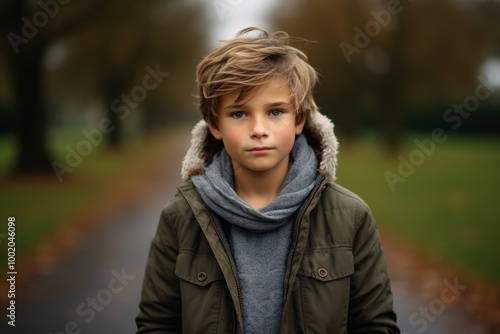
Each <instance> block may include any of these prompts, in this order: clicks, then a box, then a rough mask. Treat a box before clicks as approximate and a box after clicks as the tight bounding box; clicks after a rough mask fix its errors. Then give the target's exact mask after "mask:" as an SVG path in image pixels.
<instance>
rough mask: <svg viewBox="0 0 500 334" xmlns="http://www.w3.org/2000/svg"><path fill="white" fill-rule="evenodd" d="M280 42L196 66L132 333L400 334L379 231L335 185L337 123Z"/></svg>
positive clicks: (235, 45) (242, 39) (237, 48)
mask: <svg viewBox="0 0 500 334" xmlns="http://www.w3.org/2000/svg"><path fill="white" fill-rule="evenodd" d="M250 32H253V33H255V32H258V33H260V35H259V36H257V37H249V36H247V34H248V33H250ZM288 39H289V38H288V35H287V34H286V33H284V32H278V33H275V34H272V35H269V34H268V33H267V32H266V31H264V30H262V29H259V28H247V29H244V30H242V31H240V32H239V33H238V34H237V36H236V38H235V39H233V40H230V41H226V43H224V44H222V45H220V46H219V47H217V48H216V49H215V50H214V51H212V52H211V53H210V54H209V55H208V56H207V57H205V58H204V59H203V60H202V61H201V63H200V64H199V65H198V68H197V83H198V85H199V87H200V93H199V106H200V110H201V113H202V115H203V119H204V120H203V121H200V123H198V124H197V125H196V126H195V128H194V130H193V132H192V135H193V138H192V140H191V147H190V148H189V150H188V152H187V155H186V157H185V159H184V161H183V169H182V177H183V179H184V180H185V181H186V182H185V183H183V184H182V185H180V186H179V187H178V190H179V191H178V193H177V195H176V196H175V197H174V198H173V199H172V200H171V201H170V202H169V203H168V204H167V206H166V207H165V209H164V210H163V213H162V215H161V219H160V223H159V225H158V230H157V233H156V236H155V238H154V240H153V242H152V245H151V250H150V254H149V259H148V264H147V268H146V275H145V278H144V283H143V291H142V300H141V303H140V313H139V315H138V316H137V319H136V322H137V326H138V331H137V333H189V334H195V333H245V334H254V333H255V334H265V333H273V334H274V333H276V334H277V333H306V332H307V333H399V329H398V327H397V325H396V315H395V314H394V312H393V309H392V294H391V288H390V282H389V278H388V275H387V269H386V264H385V258H384V254H383V250H382V248H381V245H380V241H379V236H378V232H377V228H376V226H375V222H374V220H373V218H372V215H371V213H370V210H369V208H368V206H367V205H366V204H365V203H364V202H363V201H362V200H361V199H360V198H359V197H357V196H356V195H355V194H353V193H351V192H350V191H348V190H346V189H344V188H342V187H340V186H339V185H337V184H335V183H334V180H335V167H336V164H337V158H336V155H337V146H338V145H337V139H336V138H335V135H334V133H333V124H332V123H331V122H330V121H329V120H328V119H327V118H326V117H325V116H323V115H322V114H320V113H319V112H318V111H317V107H316V104H315V102H314V100H313V97H312V91H313V88H314V85H315V83H316V81H317V75H316V72H315V71H314V69H313V68H312V67H311V66H310V65H309V64H308V63H307V58H306V56H305V55H304V54H303V53H302V52H301V51H299V50H298V49H296V48H294V47H291V46H289V45H288Z"/></svg>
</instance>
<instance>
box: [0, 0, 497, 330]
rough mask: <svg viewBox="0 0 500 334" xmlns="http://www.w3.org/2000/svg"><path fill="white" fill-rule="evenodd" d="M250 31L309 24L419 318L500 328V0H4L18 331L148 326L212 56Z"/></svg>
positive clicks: (2, 236) (330, 105) (402, 296)
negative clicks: (150, 257) (146, 287)
mask: <svg viewBox="0 0 500 334" xmlns="http://www.w3.org/2000/svg"><path fill="white" fill-rule="evenodd" d="M248 26H260V27H262V28H265V29H267V30H268V31H276V30H284V31H286V32H288V33H289V34H290V35H291V36H294V37H297V38H294V39H292V42H293V43H292V44H294V45H295V46H296V47H298V48H299V49H301V50H303V51H304V52H305V53H306V54H307V55H308V56H309V60H310V63H311V64H312V66H314V68H316V69H317V71H318V72H319V73H320V83H319V84H318V86H317V88H316V91H315V94H316V95H315V96H316V100H317V104H318V105H319V106H320V109H321V111H322V112H323V113H325V114H326V115H328V116H329V117H330V118H331V119H332V120H333V121H334V122H335V125H336V133H337V135H338V136H339V138H340V145H341V147H340V151H341V153H340V160H339V172H338V183H340V184H342V185H343V186H345V187H347V188H349V189H351V190H353V191H355V192H356V193H358V194H359V195H360V196H361V197H363V198H364V199H365V200H366V202H367V203H368V204H369V205H370V207H371V208H372V211H373V213H374V215H375V217H376V219H377V222H378V225H379V228H380V231H381V235H382V239H383V242H384V247H385V248H386V253H387V257H388V260H389V268H390V272H391V277H392V280H393V290H394V294H395V307H396V310H397V311H398V314H399V323H400V325H401V327H402V329H403V331H404V332H406V333H423V332H425V333H495V332H497V328H499V326H500V324H499V320H498V319H500V306H499V305H500V294H499V288H500V258H499V254H500V243H499V242H498V235H500V219H499V214H498V206H499V200H500V176H499V175H498V172H499V170H500V131H499V130H498V126H499V124H500V1H498V0H432V1H430V0H413V1H412V0H401V1H397V0H339V1H326V0H312V1H305V0H289V1H284V0H274V1H264V0H258V1H248V0H220V1H219V0H217V1H212V0H210V1H202V0H186V1H180V0H145V1H140V2H139V1H129V0H126V1H117V0H116V1H115V0H100V1H94V0H88V1H84V2H81V1H80V2H79V1H67V0H65V1H62V0H45V1H44V0H41V1H20V0H1V1H0V32H1V36H2V39H1V42H0V208H1V210H0V212H1V216H0V222H1V225H0V268H7V244H8V238H7V237H8V234H7V219H8V217H11V216H12V217H15V218H16V239H15V242H16V269H17V271H18V275H17V281H16V282H17V285H16V286H17V293H16V305H17V325H16V327H12V326H8V325H7V324H6V323H7V321H6V320H5V319H7V318H6V317H5V308H4V307H3V306H2V310H3V311H2V312H0V313H1V314H2V317H1V319H2V320H1V321H2V323H1V324H0V326H4V327H0V328H2V333H6V332H7V333H10V332H13V333H14V332H19V333H38V332H40V333H42V332H43V333H50V332H51V331H52V332H53V333H59V332H63V333H64V332H66V333H70V332H72V331H75V332H78V330H81V332H82V333H133V332H134V322H133V317H134V316H135V314H136V313H137V311H138V309H137V304H138V301H139V298H140V296H139V293H140V285H141V280H142V274H143V270H144V265H145V261H146V256H147V250H148V247H149V242H150V240H151V238H152V236H153V235H154V231H155V228H156V224H157V219H158V217H159V214H160V210H161V208H162V206H163V205H164V204H165V203H166V202H167V201H168V199H169V198H170V197H171V196H172V195H173V194H174V192H175V186H176V184H178V183H179V182H180V177H179V169H180V164H181V161H182V156H183V154H184V152H185V150H186V149H187V147H188V145H189V139H190V137H189V132H190V129H191V127H192V126H193V125H194V124H195V122H196V121H197V120H198V119H199V118H200V115H199V113H198V111H197V110H196V106H195V105H194V98H193V94H195V93H196V85H195V82H194V78H195V67H196V65H197V63H198V62H199V61H200V60H201V59H202V57H203V55H205V54H207V53H208V52H209V51H210V50H211V49H212V48H214V47H215V46H216V45H218V43H220V40H224V39H228V38H231V37H233V36H234V35H235V34H236V33H237V32H238V31H239V30H240V29H242V28H245V27H248ZM6 273H7V269H2V270H1V272H0V277H2V280H1V282H0V288H1V291H0V301H1V303H2V305H4V303H7V302H8V298H7V285H6V284H5V282H6V279H5V277H6V276H5V275H6ZM117 273H121V274H117ZM123 273H126V275H125V276H124V274H123ZM116 275H121V277H122V279H123V289H122V290H120V291H121V292H120V293H116V294H115V293H110V292H109V288H107V287H108V286H109V282H110V280H111V279H112V278H113V277H116ZM123 277H128V278H129V279H128V280H127V279H124V278H123ZM131 277H133V278H131ZM457 282H458V283H457ZM449 284H455V285H454V286H455V287H456V286H457V284H458V286H459V287H460V288H458V289H455V290H453V291H455V292H456V294H455V295H454V297H455V298H453V301H452V302H449V301H448V299H446V300H444V299H443V298H442V291H443V289H445V288H447V287H449ZM92 298H94V301H95V302H96V303H97V306H95V304H92ZM82 303H83V304H82ZM5 305H6V304H5ZM82 305H83V306H82ZM92 305H94V306H92ZM79 306H80V308H79ZM78 310H79V311H78ZM82 313H83V315H82ZM4 330H5V331H4Z"/></svg>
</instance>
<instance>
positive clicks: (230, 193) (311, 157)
mask: <svg viewBox="0 0 500 334" xmlns="http://www.w3.org/2000/svg"><path fill="white" fill-rule="evenodd" d="M290 158H291V159H290V162H291V164H290V166H289V169H288V174H287V176H286V178H285V181H284V182H283V185H282V187H281V190H280V192H279V194H278V196H277V197H276V198H275V199H274V201H273V202H271V203H270V204H269V205H267V206H265V207H263V208H261V209H259V210H255V209H254V208H252V207H251V206H250V205H248V204H247V203H246V202H244V201H243V200H242V199H241V198H240V197H239V196H238V195H237V194H236V192H235V191H234V187H233V167H232V163H231V157H230V156H229V155H228V154H227V152H226V150H225V149H222V150H221V151H220V152H218V153H216V154H215V156H214V159H213V161H212V163H211V164H210V165H209V166H208V167H207V168H206V169H205V175H196V176H193V177H192V180H193V183H194V185H195V187H196V189H197V190H198V191H199V193H200V194H201V197H202V198H203V201H205V204H206V205H207V206H208V207H209V208H210V209H211V210H213V211H214V212H215V213H217V214H218V215H219V216H220V217H221V218H222V219H224V220H226V221H227V222H230V223H231V224H235V225H237V226H239V227H242V228H244V229H247V230H249V231H252V232H268V231H272V230H274V229H276V228H278V227H281V226H283V225H284V224H286V223H287V222H288V220H289V219H290V217H291V215H292V214H293V213H294V212H295V211H297V209H298V208H299V207H300V205H301V204H302V202H303V201H304V200H305V199H306V198H307V195H308V194H309V193H310V192H311V190H312V189H313V188H314V185H315V182H314V181H315V179H316V177H317V169H318V161H317V158H316V155H315V154H314V150H313V149H312V147H311V146H309V144H308V143H307V139H306V138H305V136H304V135H300V136H298V137H297V139H296V140H295V145H294V147H293V149H292V152H291V156H290Z"/></svg>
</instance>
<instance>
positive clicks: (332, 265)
mask: <svg viewBox="0 0 500 334" xmlns="http://www.w3.org/2000/svg"><path fill="white" fill-rule="evenodd" d="M353 273H354V260H353V255H352V249H351V247H348V246H332V247H317V248H311V249H308V250H307V251H306V254H304V257H303V259H302V264H301V266H300V268H299V272H298V274H299V275H302V276H306V277H309V278H314V279H317V280H319V281H322V282H328V281H333V280H336V279H340V278H343V277H346V276H350V275H352V274H353Z"/></svg>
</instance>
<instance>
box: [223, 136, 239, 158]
mask: <svg viewBox="0 0 500 334" xmlns="http://www.w3.org/2000/svg"><path fill="white" fill-rule="evenodd" d="M242 133H243V131H228V132H226V133H224V136H223V141H224V147H225V148H226V151H227V152H228V153H229V154H232V153H233V152H238V150H239V148H240V146H241V145H242V143H243V138H242V137H243V135H242Z"/></svg>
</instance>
